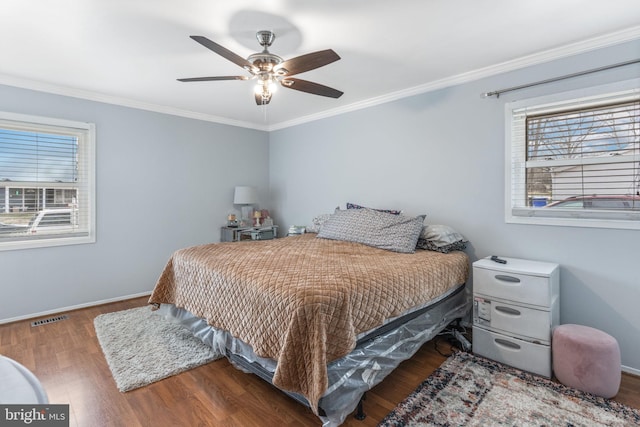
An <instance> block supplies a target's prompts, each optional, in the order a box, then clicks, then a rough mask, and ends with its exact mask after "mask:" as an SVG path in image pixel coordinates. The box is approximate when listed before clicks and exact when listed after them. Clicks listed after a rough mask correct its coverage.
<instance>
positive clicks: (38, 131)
mask: <svg viewBox="0 0 640 427" xmlns="http://www.w3.org/2000/svg"><path fill="white" fill-rule="evenodd" d="M94 141H95V127H94V125H93V124H89V123H80V122H72V121H67V120H58V119H49V118H41V117H33V116H24V115H17V114H11V113H0V249H21V248H28V247H40V246H53V245H64V244H77V243H88V242H93V241H95V221H94V218H95V213H94V200H95V195H94V188H95V185H94V164H95V160H94V144H95V142H94Z"/></svg>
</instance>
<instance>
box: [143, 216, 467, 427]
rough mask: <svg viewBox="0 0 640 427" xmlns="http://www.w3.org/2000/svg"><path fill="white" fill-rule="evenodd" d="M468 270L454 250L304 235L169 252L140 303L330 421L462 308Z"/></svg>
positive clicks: (341, 415)
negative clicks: (376, 244)
mask: <svg viewBox="0 0 640 427" xmlns="http://www.w3.org/2000/svg"><path fill="white" fill-rule="evenodd" d="M359 215H362V214H359ZM374 215H379V214H374ZM422 219H423V218H422ZM421 222H422V220H421V221H420V227H421V228H422V225H421ZM418 234H419V233H418ZM351 240H353V239H351ZM416 240H417V238H416ZM416 240H414V241H413V246H414V248H415V245H416ZM468 272H469V260H468V257H467V256H466V254H465V253H464V252H461V251H452V252H450V253H440V252H437V251H430V250H415V251H414V252H412V251H407V253H403V252H398V251H394V250H387V249H381V248H380V247H373V246H370V245H367V244H362V243H358V242H355V241H345V240H336V239H333V238H322V234H318V235H316V234H314V233H307V234H303V235H300V236H292V237H286V238H281V239H274V240H267V241H251V242H241V243H235V242H233V243H215V244H209V245H201V246H195V247H191V248H185V249H181V250H178V251H176V252H175V253H174V254H173V255H172V256H171V258H170V260H169V261H168V263H167V265H166V267H165V269H164V271H163V272H162V274H161V276H160V278H159V280H158V282H157V284H156V286H155V288H154V290H153V293H152V295H151V297H150V299H149V302H150V303H151V304H154V305H156V307H159V310H160V311H161V312H162V313H163V314H164V315H166V316H169V317H173V318H175V319H177V320H178V321H180V322H181V323H182V324H184V325H185V326H186V327H188V328H189V329H190V330H191V331H192V332H193V334H194V335H196V336H198V337H199V338H200V339H202V340H203V342H205V343H207V344H209V345H210V346H212V347H213V348H214V349H215V350H217V351H219V352H220V353H221V354H224V355H225V356H227V358H228V359H229V360H230V361H231V362H232V363H233V364H234V365H235V366H236V367H237V368H239V369H242V370H244V371H245V372H252V373H254V374H257V375H258V376H260V377H261V378H263V379H264V380H266V381H269V382H271V383H272V384H273V385H275V386H276V387H278V388H279V389H281V390H282V391H284V392H285V393H287V394H289V395H290V396H291V397H293V398H295V399H297V400H298V401H300V402H301V403H303V404H305V405H307V406H309V408H311V410H312V411H313V412H314V413H315V414H316V415H318V416H319V417H320V419H321V420H322V422H323V425H324V426H327V427H328V426H336V425H339V424H341V423H342V422H343V421H344V419H345V418H346V416H348V415H349V414H350V413H351V412H353V411H354V410H355V409H356V407H357V406H358V404H359V403H360V400H361V397H362V396H363V394H364V393H365V392H366V391H367V390H369V389H370V388H371V387H373V386H374V385H376V384H378V383H379V382H380V381H381V380H382V379H383V378H384V377H385V376H387V375H388V374H389V373H390V372H391V371H393V369H394V368H395V367H396V366H397V365H398V364H399V363H400V362H401V361H402V360H405V359H408V358H410V357H411V356H412V355H413V354H414V353H415V352H416V351H417V350H418V349H419V348H420V346H421V345H422V344H423V343H424V342H426V341H428V340H429V339H431V338H433V337H434V336H435V335H436V334H438V333H439V332H440V331H442V330H443V329H444V328H445V327H446V326H447V325H448V324H449V323H451V322H452V321H454V320H456V319H459V318H462V317H464V316H466V314H467V313H468V311H469V309H470V298H469V292H468V291H467V290H466V288H465V282H466V280H467V277H468Z"/></svg>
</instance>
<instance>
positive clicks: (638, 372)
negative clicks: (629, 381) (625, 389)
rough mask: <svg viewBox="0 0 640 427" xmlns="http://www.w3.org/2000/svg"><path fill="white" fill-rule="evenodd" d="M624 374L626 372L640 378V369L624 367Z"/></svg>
mask: <svg viewBox="0 0 640 427" xmlns="http://www.w3.org/2000/svg"><path fill="white" fill-rule="evenodd" d="M622 372H626V373H627V374H631V375H635V376H636V377H640V369H636V368H631V367H629V366H624V365H622Z"/></svg>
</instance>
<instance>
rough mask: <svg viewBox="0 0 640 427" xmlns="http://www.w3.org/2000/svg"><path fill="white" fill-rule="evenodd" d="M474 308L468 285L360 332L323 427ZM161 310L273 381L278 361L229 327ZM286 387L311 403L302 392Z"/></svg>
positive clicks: (332, 384)
mask: <svg viewBox="0 0 640 427" xmlns="http://www.w3.org/2000/svg"><path fill="white" fill-rule="evenodd" d="M470 310H471V293H470V291H469V290H468V289H467V288H466V286H465V285H464V284H463V285H461V286H459V287H457V288H455V289H453V290H451V291H450V292H448V293H447V294H446V295H443V296H441V297H439V298H436V299H434V300H433V301H431V302H430V303H429V304H428V305H427V306H426V307H423V308H421V309H420V310H417V311H413V312H412V313H409V314H408V315H406V316H403V317H401V318H399V319H396V320H394V321H393V322H390V323H387V324H386V325H385V326H384V327H381V328H379V329H377V330H373V331H369V332H367V333H364V334H361V336H360V337H359V338H360V339H359V340H358V344H357V346H356V348H355V349H354V350H353V351H352V352H351V353H349V354H347V355H346V356H344V357H342V358H340V359H338V360H335V361H333V362H331V363H329V364H328V366H327V371H328V372H327V373H328V379H329V387H328V388H327V390H326V392H325V393H324V395H323V396H322V398H321V399H320V402H319V408H318V409H319V410H318V412H319V414H320V415H319V417H320V419H321V420H322V423H323V424H322V425H323V427H335V426H338V425H340V424H342V423H343V422H344V420H345V419H346V417H347V416H348V415H349V414H350V413H352V412H353V411H354V410H355V409H356V407H357V406H358V403H359V402H360V399H361V397H362V395H363V394H364V393H365V392H366V391H367V390H369V389H371V388H372V387H374V386H375V385H376V384H378V383H379V382H380V381H382V380H383V379H384V378H385V377H386V376H387V375H389V374H390V373H391V372H392V371H393V370H394V369H395V368H396V367H397V366H398V365H399V364H400V363H401V362H402V361H404V360H407V359H409V358H411V357H412V356H413V355H414V354H415V352H416V351H418V349H420V347H421V346H422V345H423V344H424V343H425V342H427V341H429V340H431V339H432V338H433V337H435V336H436V335H437V334H438V333H440V332H441V331H442V330H443V329H444V328H446V327H447V325H449V324H450V323H451V322H452V321H454V320H456V319H460V318H466V317H467V316H468V314H469V312H470ZM158 313H160V314H162V315H163V316H165V317H167V318H173V319H175V320H177V321H179V322H180V323H181V324H183V325H184V326H186V327H187V328H188V329H189V330H190V331H191V332H192V333H193V334H194V336H196V337H198V338H200V339H201V340H202V341H203V342H204V343H205V344H207V345H209V346H211V347H212V348H213V349H214V350H216V351H220V352H221V353H222V354H225V355H226V356H227V358H228V359H229V360H230V362H231V363H232V364H233V365H234V366H235V367H236V368H238V369H240V370H242V371H244V372H247V373H253V374H256V375H258V376H259V377H261V378H262V379H264V380H265V381H268V382H270V383H271V382H272V381H271V378H272V377H273V373H274V371H275V368H276V361H275V360H273V359H268V358H263V357H259V356H257V355H256V354H255V353H254V352H253V350H252V348H251V346H250V345H248V344H246V343H244V342H243V341H241V340H239V339H237V338H235V337H233V336H232V335H231V334H230V333H228V332H227V331H223V330H219V329H216V328H213V327H211V326H209V325H208V324H207V322H206V320H204V319H202V318H199V317H196V316H194V315H193V314H191V313H190V312H189V311H187V310H185V309H183V308H178V307H176V306H174V305H172V304H162V305H161V306H160V309H159V311H158ZM407 319H408V320H407ZM282 391H283V392H284V393H286V394H288V395H289V396H291V397H292V398H294V399H296V400H297V401H299V402H300V403H302V404H304V405H307V406H309V403H308V402H307V400H306V399H305V398H304V397H303V396H301V395H299V394H297V393H291V392H288V391H286V390H282Z"/></svg>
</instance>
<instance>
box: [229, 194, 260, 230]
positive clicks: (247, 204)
mask: <svg viewBox="0 0 640 427" xmlns="http://www.w3.org/2000/svg"><path fill="white" fill-rule="evenodd" d="M257 201H258V194H257V192H256V189H255V188H254V187H247V186H239V187H236V189H235V191H234V193H233V204H234V205H241V206H242V207H241V208H240V209H241V211H242V223H243V225H246V224H251V218H249V217H250V215H251V210H252V206H251V205H253V204H254V203H256V202H257Z"/></svg>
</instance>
